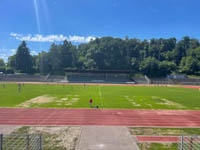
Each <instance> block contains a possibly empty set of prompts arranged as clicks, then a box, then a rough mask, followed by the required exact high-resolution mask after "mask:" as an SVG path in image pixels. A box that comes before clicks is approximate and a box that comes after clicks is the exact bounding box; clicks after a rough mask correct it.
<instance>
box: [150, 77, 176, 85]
mask: <svg viewBox="0 0 200 150" xmlns="http://www.w3.org/2000/svg"><path fill="white" fill-rule="evenodd" d="M150 80H151V81H150V82H151V84H174V82H173V81H172V80H171V79H169V78H151V79H150Z"/></svg>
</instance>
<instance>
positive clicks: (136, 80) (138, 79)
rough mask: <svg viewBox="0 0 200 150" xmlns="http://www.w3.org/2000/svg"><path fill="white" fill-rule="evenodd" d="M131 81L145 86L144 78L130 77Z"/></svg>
mask: <svg viewBox="0 0 200 150" xmlns="http://www.w3.org/2000/svg"><path fill="white" fill-rule="evenodd" d="M132 80H133V81H135V83H136V84H147V80H146V79H145V77H132Z"/></svg>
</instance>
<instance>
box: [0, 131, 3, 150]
mask: <svg viewBox="0 0 200 150" xmlns="http://www.w3.org/2000/svg"><path fill="white" fill-rule="evenodd" d="M0 150H3V134H0Z"/></svg>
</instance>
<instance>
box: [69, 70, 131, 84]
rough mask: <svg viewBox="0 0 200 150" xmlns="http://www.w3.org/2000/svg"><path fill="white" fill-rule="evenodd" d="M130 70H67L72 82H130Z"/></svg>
mask: <svg viewBox="0 0 200 150" xmlns="http://www.w3.org/2000/svg"><path fill="white" fill-rule="evenodd" d="M129 74H130V71H107V70H106V71H105V70H104V71H103V70H102V71H97V70H66V78H65V79H66V80H67V82H71V83H77V82H78V83H130V82H132V81H131V80H130V77H129Z"/></svg>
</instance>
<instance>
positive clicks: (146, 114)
mask: <svg viewBox="0 0 200 150" xmlns="http://www.w3.org/2000/svg"><path fill="white" fill-rule="evenodd" d="M0 125H97V126H140V127H141V126H144V127H200V111H183V110H128V109H126V110H125V109H124V110H122V109H53V108H51V109H47V108H33V109H30V108H0Z"/></svg>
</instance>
